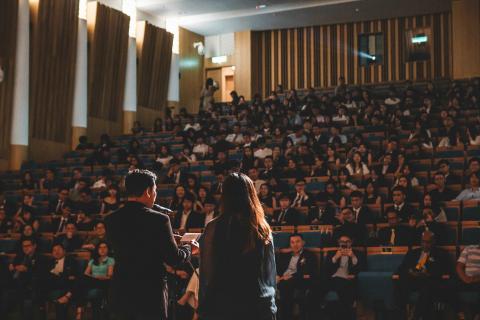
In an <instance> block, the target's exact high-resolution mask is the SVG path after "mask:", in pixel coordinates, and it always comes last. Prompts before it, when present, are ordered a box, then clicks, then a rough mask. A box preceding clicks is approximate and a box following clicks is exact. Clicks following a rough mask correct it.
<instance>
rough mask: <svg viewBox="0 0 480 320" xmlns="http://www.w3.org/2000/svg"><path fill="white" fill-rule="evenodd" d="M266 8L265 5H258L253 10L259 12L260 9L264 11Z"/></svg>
mask: <svg viewBox="0 0 480 320" xmlns="http://www.w3.org/2000/svg"><path fill="white" fill-rule="evenodd" d="M266 7H267V5H266V4H259V5H258V6H256V7H255V9H257V10H260V9H265V8H266Z"/></svg>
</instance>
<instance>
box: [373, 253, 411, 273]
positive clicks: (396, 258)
mask: <svg viewBox="0 0 480 320" xmlns="http://www.w3.org/2000/svg"><path fill="white" fill-rule="evenodd" d="M404 256H405V254H403V253H377V254H369V255H367V268H368V271H375V272H395V271H396V270H397V269H398V267H399V266H400V264H401V263H402V260H403V257H404Z"/></svg>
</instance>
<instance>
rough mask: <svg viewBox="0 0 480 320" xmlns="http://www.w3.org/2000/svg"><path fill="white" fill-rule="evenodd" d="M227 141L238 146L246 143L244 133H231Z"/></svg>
mask: <svg viewBox="0 0 480 320" xmlns="http://www.w3.org/2000/svg"><path fill="white" fill-rule="evenodd" d="M225 140H227V141H228V142H231V143H238V144H240V143H243V142H244V139H243V134H242V133H231V134H229V135H228V136H227V137H226V138H225Z"/></svg>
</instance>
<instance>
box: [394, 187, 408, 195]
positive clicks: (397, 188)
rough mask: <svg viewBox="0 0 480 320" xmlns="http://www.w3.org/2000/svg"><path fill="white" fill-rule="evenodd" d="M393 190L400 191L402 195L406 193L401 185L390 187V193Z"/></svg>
mask: <svg viewBox="0 0 480 320" xmlns="http://www.w3.org/2000/svg"><path fill="white" fill-rule="evenodd" d="M395 191H400V192H401V193H403V194H404V195H405V194H407V192H406V191H405V188H404V187H402V186H396V187H395V188H393V189H392V193H394V192H395Z"/></svg>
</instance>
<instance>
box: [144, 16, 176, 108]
mask: <svg viewBox="0 0 480 320" xmlns="http://www.w3.org/2000/svg"><path fill="white" fill-rule="evenodd" d="M143 28H144V30H143V31H142V32H141V34H142V38H141V39H138V38H137V61H138V69H137V102H138V106H141V107H144V108H147V109H153V110H156V111H162V113H163V110H164V109H165V107H166V106H167V94H168V81H169V77H170V64H171V60H172V44H173V34H172V33H170V32H167V31H166V30H165V29H161V28H158V27H156V26H154V25H152V24H150V23H148V22H143Z"/></svg>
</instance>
